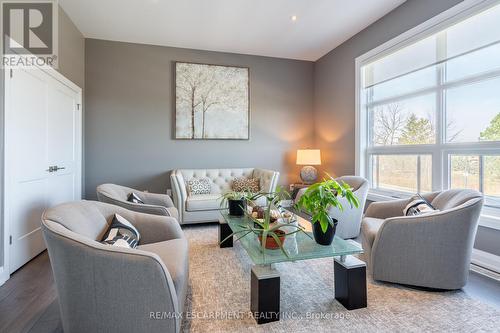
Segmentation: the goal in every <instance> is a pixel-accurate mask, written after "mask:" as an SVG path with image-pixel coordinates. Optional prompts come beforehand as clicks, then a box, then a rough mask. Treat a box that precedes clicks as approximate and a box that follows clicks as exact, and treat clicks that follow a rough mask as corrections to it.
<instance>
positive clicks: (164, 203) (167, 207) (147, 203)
mask: <svg viewBox="0 0 500 333" xmlns="http://www.w3.org/2000/svg"><path fill="white" fill-rule="evenodd" d="M132 192H133V193H135V194H137V196H138V197H139V198H140V199H141V200H142V201H143V202H144V204H139V203H133V202H130V201H127V198H128V196H129V194H130V193H132ZM97 198H98V200H99V201H101V202H106V203H109V204H112V205H117V206H120V207H123V208H127V209H129V210H133V211H135V212H140V213H146V214H154V215H164V216H171V217H175V218H176V219H178V218H179V214H178V212H177V208H175V206H174V203H173V202H172V199H171V198H170V197H169V196H168V195H166V194H159V193H149V192H144V191H139V190H136V189H133V188H130V187H126V186H121V185H116V184H102V185H99V186H97Z"/></svg>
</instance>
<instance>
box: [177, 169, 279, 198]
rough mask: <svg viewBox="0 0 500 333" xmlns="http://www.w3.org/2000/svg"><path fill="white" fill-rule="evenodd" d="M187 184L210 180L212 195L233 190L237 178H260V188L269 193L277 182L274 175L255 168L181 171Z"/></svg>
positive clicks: (179, 171)
mask: <svg viewBox="0 0 500 333" xmlns="http://www.w3.org/2000/svg"><path fill="white" fill-rule="evenodd" d="M177 172H178V173H180V174H181V175H182V178H183V180H184V183H185V184H186V183H187V182H188V181H189V180H190V179H192V178H198V179H200V178H208V179H210V180H211V182H212V184H211V185H212V192H211V193H212V194H220V193H224V192H227V191H230V190H231V187H232V182H233V180H234V179H235V178H241V177H245V178H259V179H260V188H261V190H263V191H269V190H271V189H272V188H273V185H274V184H273V182H274V181H275V179H274V177H273V173H271V172H269V171H268V170H263V169H254V168H238V169H179V170H177Z"/></svg>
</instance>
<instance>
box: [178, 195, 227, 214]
mask: <svg viewBox="0 0 500 333" xmlns="http://www.w3.org/2000/svg"><path fill="white" fill-rule="evenodd" d="M221 200H222V198H221V195H220V194H198V195H190V196H189V197H188V198H187V199H186V210H187V211H188V212H195V211H201V210H218V209H221V206H220V203H221Z"/></svg>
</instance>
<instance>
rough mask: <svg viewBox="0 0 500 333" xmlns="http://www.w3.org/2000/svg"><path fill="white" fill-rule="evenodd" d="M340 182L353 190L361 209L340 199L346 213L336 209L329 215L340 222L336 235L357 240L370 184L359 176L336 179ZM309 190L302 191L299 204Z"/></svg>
mask: <svg viewBox="0 0 500 333" xmlns="http://www.w3.org/2000/svg"><path fill="white" fill-rule="evenodd" d="M335 180H336V181H338V182H345V183H346V184H348V185H349V186H350V187H351V188H352V191H353V193H354V194H355V195H356V197H358V199H359V207H358V208H355V207H353V208H351V206H350V205H349V203H348V202H347V200H346V199H345V198H340V199H339V200H340V202H341V203H342V206H343V207H344V211H342V212H341V211H339V210H338V209H336V208H331V209H330V212H329V215H330V216H331V217H333V218H334V219H336V220H337V221H339V223H338V224H337V230H336V232H335V235H336V236H338V237H340V238H342V239H349V238H356V237H358V236H359V232H360V228H361V219H362V218H363V212H364V210H365V203H366V197H367V196H368V189H369V184H368V181H367V180H366V179H365V178H363V177H358V176H342V177H339V178H336V179H335ZM306 190H307V188H303V189H300V191H299V192H298V193H297V197H296V198H295V202H297V201H298V200H299V199H300V197H301V196H302V195H303V194H304V193H305V191H306Z"/></svg>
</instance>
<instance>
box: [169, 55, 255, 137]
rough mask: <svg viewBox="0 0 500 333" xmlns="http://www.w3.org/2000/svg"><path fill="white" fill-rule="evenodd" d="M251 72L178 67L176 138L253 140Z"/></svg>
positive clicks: (216, 67)
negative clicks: (251, 132)
mask: <svg viewBox="0 0 500 333" xmlns="http://www.w3.org/2000/svg"><path fill="white" fill-rule="evenodd" d="M249 93H250V89H249V69H248V68H246V67H230V66H219V65H208V64H196V63H186V62H176V63H175V137H176V139H190V140H214V139H215V140H220V139H228V140H248V139H249V119H250V105H249Z"/></svg>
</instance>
